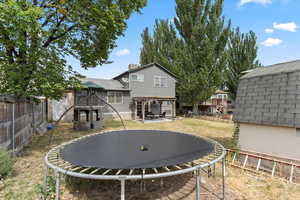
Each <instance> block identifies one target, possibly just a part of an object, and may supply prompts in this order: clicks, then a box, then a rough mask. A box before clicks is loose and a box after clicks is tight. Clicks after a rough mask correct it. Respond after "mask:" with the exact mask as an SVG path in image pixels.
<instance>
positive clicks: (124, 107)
mask: <svg viewBox="0 0 300 200" xmlns="http://www.w3.org/2000/svg"><path fill="white" fill-rule="evenodd" d="M108 92H114V91H106V92H105V97H106V99H105V100H106V101H107V93H108ZM117 92H122V93H123V102H122V103H120V104H119V103H117V104H114V103H112V104H111V105H112V106H113V107H114V108H115V109H116V110H117V111H118V112H120V113H128V112H131V108H130V106H131V98H130V92H129V91H117ZM113 112H114V111H113V110H112V109H111V108H109V107H107V109H106V110H105V111H104V114H109V113H113Z"/></svg>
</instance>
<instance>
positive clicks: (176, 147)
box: [44, 130, 226, 200]
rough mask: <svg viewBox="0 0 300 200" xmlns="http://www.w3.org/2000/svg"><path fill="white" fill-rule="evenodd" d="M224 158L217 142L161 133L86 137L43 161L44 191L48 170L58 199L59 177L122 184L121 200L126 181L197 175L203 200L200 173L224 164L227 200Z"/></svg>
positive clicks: (178, 134)
mask: <svg viewBox="0 0 300 200" xmlns="http://www.w3.org/2000/svg"><path fill="white" fill-rule="evenodd" d="M225 154H226V150H225V149H224V147H223V146H222V145H220V144H219V143H218V142H216V141H214V140H211V139H208V138H202V137H197V136H193V135H188V134H184V133H177V132H171V131H158V130H122V131H110V132H104V133H97V134H93V135H88V136H84V137H81V138H78V139H75V140H72V141H70V142H68V143H64V144H62V145H60V146H57V147H55V148H53V149H51V150H50V151H49V152H48V153H47V155H46V157H45V166H46V168H45V175H44V186H45V187H46V186H47V176H48V168H52V169H54V171H55V173H56V199H57V200H58V199H59V194H60V179H61V174H64V175H68V176H73V177H79V178H86V179H96V180H119V181H120V182H121V199H122V200H124V199H125V181H126V180H141V179H154V178H162V177H168V176H174V175H179V174H185V173H189V172H194V174H196V199H197V200H198V199H200V195H199V193H200V170H201V169H204V168H206V167H210V166H214V167H215V163H216V162H218V161H223V162H222V172H223V176H222V180H223V181H222V183H223V193H222V198H223V199H225V188H224V186H225V182H224V179H225Z"/></svg>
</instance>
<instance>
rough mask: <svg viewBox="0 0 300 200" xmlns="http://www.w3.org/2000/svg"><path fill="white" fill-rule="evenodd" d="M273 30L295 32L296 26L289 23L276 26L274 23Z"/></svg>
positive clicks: (293, 23)
mask: <svg viewBox="0 0 300 200" xmlns="http://www.w3.org/2000/svg"><path fill="white" fill-rule="evenodd" d="M273 28H274V29H278V30H283V31H290V32H296V31H297V28H298V26H297V24H296V23H295V22H289V23H286V24H277V23H276V22H274V23H273Z"/></svg>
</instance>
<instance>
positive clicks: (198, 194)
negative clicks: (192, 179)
mask: <svg viewBox="0 0 300 200" xmlns="http://www.w3.org/2000/svg"><path fill="white" fill-rule="evenodd" d="M195 172H196V200H200V184H201V174H200V170H197V171H195Z"/></svg>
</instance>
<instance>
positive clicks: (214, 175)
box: [213, 163, 216, 178]
mask: <svg viewBox="0 0 300 200" xmlns="http://www.w3.org/2000/svg"><path fill="white" fill-rule="evenodd" d="M213 177H214V178H216V163H215V164H214V174H213Z"/></svg>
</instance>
